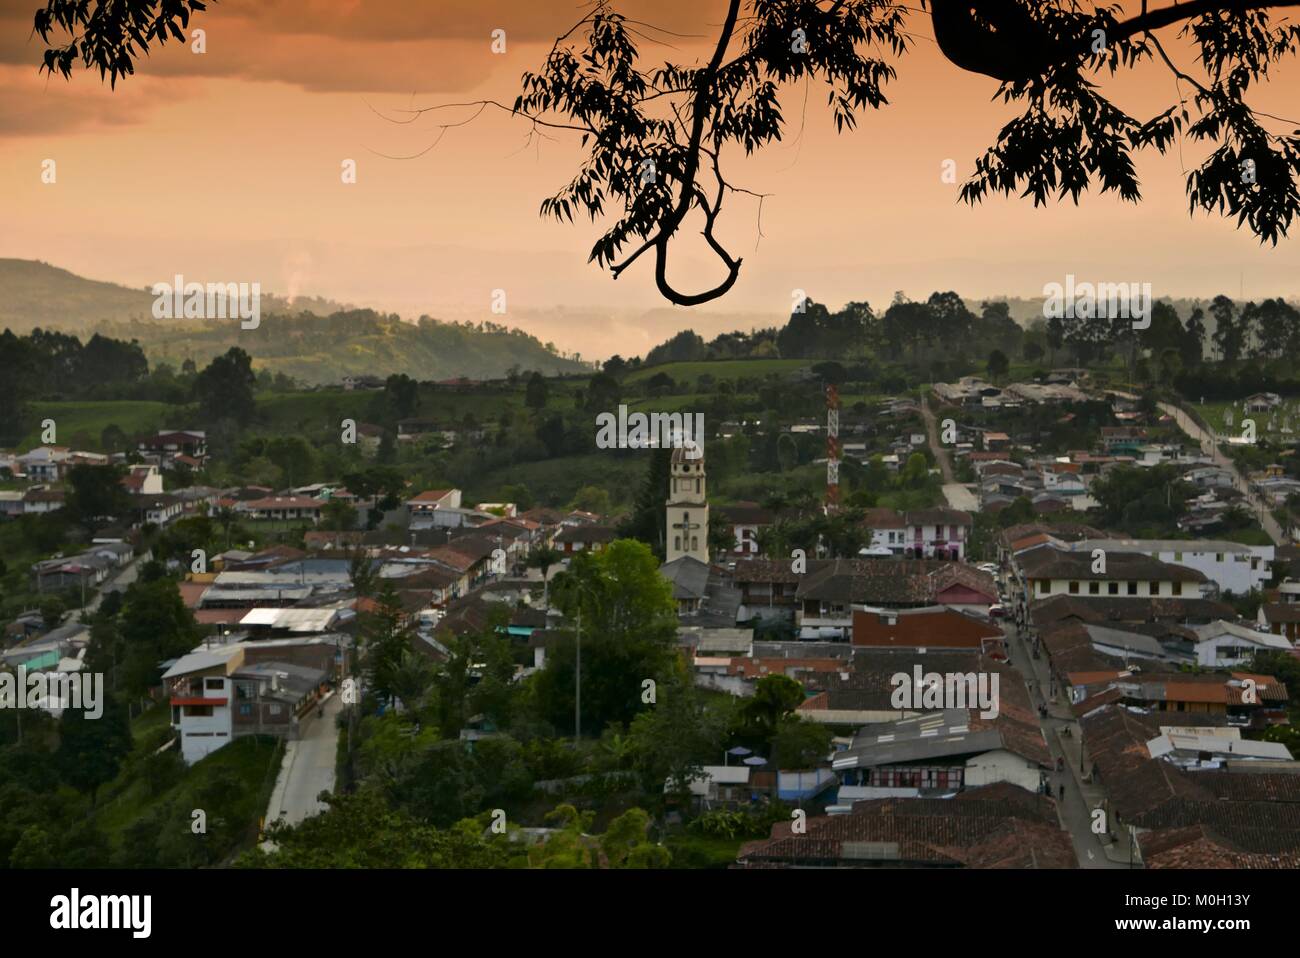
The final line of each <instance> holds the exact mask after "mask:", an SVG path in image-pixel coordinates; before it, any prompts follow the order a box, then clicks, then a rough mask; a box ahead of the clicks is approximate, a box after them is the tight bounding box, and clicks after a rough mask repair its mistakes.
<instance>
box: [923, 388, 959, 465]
mask: <svg viewBox="0 0 1300 958" xmlns="http://www.w3.org/2000/svg"><path fill="white" fill-rule="evenodd" d="M929 400H930V397H929V396H928V395H927V396H922V397H921V415H922V416H923V417H924V418H925V432H926V435H927V436H929V439H930V451H931V452H933V453H934V460H935V462H937V463H938V464H939V472H940V473H941V474H942V475H943V481H944V485H956V484H957V476H956V474H955V473H954V472H953V471H952V461H951V460H950V459H949V458H948V450H947V449H945V448H943V446H942V445H941V444H940V443H939V423H938V422H937V421H936V420H935V418H934V413H933V412H932V411H931V410H930V401H929Z"/></svg>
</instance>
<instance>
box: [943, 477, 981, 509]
mask: <svg viewBox="0 0 1300 958" xmlns="http://www.w3.org/2000/svg"><path fill="white" fill-rule="evenodd" d="M943 495H944V498H945V499H947V500H948V505H950V506H952V508H954V509H961V510H962V511H963V512H979V509H980V501H979V499H977V498H976V497H975V493H973V492H971V491H970V489H969V488H968V487H966V486H963V485H962V484H961V483H960V482H946V483H944V485H943Z"/></svg>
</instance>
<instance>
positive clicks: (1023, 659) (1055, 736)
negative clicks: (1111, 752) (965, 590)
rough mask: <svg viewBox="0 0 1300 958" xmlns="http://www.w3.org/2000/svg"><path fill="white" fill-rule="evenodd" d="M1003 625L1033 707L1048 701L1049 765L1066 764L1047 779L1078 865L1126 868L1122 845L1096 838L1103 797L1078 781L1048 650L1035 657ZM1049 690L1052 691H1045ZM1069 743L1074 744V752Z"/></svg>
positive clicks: (1007, 623)
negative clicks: (1095, 822)
mask: <svg viewBox="0 0 1300 958" xmlns="http://www.w3.org/2000/svg"><path fill="white" fill-rule="evenodd" d="M1014 601H1015V600H1014V598H1012V597H1008V602H1009V604H1013V603H1014ZM1002 624H1003V626H1004V628H1005V629H1006V632H1007V636H1008V638H1009V640H1010V641H1008V642H1007V653H1008V655H1009V656H1010V660H1011V664H1012V666H1014V667H1015V668H1016V670H1017V671H1019V672H1020V674H1021V675H1023V676H1024V677H1025V682H1026V684H1027V685H1028V686H1029V697H1030V699H1031V701H1032V702H1033V704H1034V706H1035V707H1037V706H1038V704H1039V703H1041V702H1043V701H1046V702H1047V711H1048V714H1047V717H1046V718H1043V719H1040V720H1039V728H1040V729H1041V730H1042V733H1043V738H1044V739H1045V740H1046V742H1047V750H1048V752H1050V753H1051V756H1052V763H1053V765H1055V763H1056V760H1057V759H1058V758H1059V759H1062V760H1063V762H1064V766H1065V768H1064V769H1063V770H1062V771H1059V772H1058V771H1052V772H1049V773H1048V776H1047V779H1048V781H1049V782H1050V783H1051V795H1052V798H1053V800H1055V802H1056V809H1057V814H1058V815H1059V816H1060V820H1061V827H1062V828H1063V829H1065V831H1067V832H1068V833H1069V835H1070V841H1071V842H1072V843H1073V844H1074V854H1075V857H1076V858H1077V859H1078V861H1079V867H1080V868H1128V867H1130V865H1129V863H1128V859H1127V854H1128V851H1127V849H1126V848H1124V847H1122V846H1120V845H1118V843H1112V844H1110V845H1109V846H1108V845H1103V844H1102V843H1101V841H1100V840H1099V836H1097V835H1095V834H1093V831H1092V821H1093V819H1092V812H1093V809H1095V808H1098V807H1100V806H1101V804H1102V800H1103V798H1104V797H1105V796H1104V793H1103V791H1102V789H1101V788H1100V787H1098V786H1096V785H1092V784H1086V783H1084V782H1083V781H1082V776H1081V774H1080V771H1079V766H1080V755H1079V751H1078V748H1077V746H1078V742H1079V725H1078V722H1077V721H1075V718H1074V715H1073V713H1072V712H1071V711H1070V707H1069V703H1068V701H1067V700H1066V699H1065V696H1064V694H1063V693H1062V692H1061V691H1060V690H1055V689H1053V688H1052V680H1051V670H1050V669H1049V667H1048V660H1047V655H1046V653H1045V652H1040V653H1039V658H1037V659H1035V658H1034V657H1033V654H1032V652H1031V648H1030V646H1031V640H1030V639H1029V638H1028V637H1027V636H1026V635H1025V634H1024V631H1022V630H1021V629H1018V628H1017V627H1016V624H1015V622H1014V621H1013V620H1010V619H1004V620H1003V623H1002ZM1052 692H1055V694H1049V693H1052ZM1067 728H1068V729H1069V730H1070V731H1069V734H1068V735H1067V736H1062V734H1061V733H1062V730H1063V729H1067ZM1067 743H1069V744H1067ZM1071 746H1074V748H1073V752H1071ZM1061 786H1065V795H1064V797H1062V795H1061Z"/></svg>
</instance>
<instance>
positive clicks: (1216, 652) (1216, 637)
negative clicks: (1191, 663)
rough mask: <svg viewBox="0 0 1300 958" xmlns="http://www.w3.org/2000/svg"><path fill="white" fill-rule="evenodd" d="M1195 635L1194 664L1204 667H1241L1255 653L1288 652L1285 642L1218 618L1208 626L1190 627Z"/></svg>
mask: <svg viewBox="0 0 1300 958" xmlns="http://www.w3.org/2000/svg"><path fill="white" fill-rule="evenodd" d="M1192 631H1193V632H1195V633H1196V636H1197V638H1196V663H1197V664H1198V665H1202V666H1205V667H1207V668H1231V667H1235V666H1238V665H1244V664H1246V663H1247V662H1249V661H1250V659H1251V657H1252V656H1254V654H1255V653H1256V652H1263V651H1266V650H1270V649H1272V650H1277V651H1282V652H1289V651H1291V648H1292V645H1291V643H1290V642H1289V641H1287V639H1285V638H1283V637H1282V636H1280V635H1273V634H1272V633H1271V632H1260V631H1257V630H1255V629H1248V628H1246V627H1245V626H1241V625H1233V624H1232V623H1231V622H1224V621H1223V620H1222V619H1220V620H1219V621H1217V622H1211V623H1209V624H1208V625H1196V626H1193V627H1192Z"/></svg>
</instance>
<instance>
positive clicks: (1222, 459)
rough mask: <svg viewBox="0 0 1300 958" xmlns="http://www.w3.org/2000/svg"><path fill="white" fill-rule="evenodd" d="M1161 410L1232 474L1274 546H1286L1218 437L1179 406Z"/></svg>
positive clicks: (1263, 503)
mask: <svg viewBox="0 0 1300 958" xmlns="http://www.w3.org/2000/svg"><path fill="white" fill-rule="evenodd" d="M1160 409H1161V410H1162V411H1163V412H1166V413H1168V414H1169V415H1170V416H1173V417H1174V421H1175V422H1177V423H1178V428H1180V429H1182V431H1183V432H1185V433H1187V435H1189V436H1191V437H1192V438H1193V439H1195V440H1196V441H1197V442H1199V443H1200V444H1201V451H1202V452H1203V453H1205V454H1206V455H1207V456H1213V457H1214V461H1215V463H1216V464H1217V465H1220V466H1222V467H1223V468H1224V469H1227V470H1228V471H1229V472H1230V473H1232V483H1233V485H1234V486H1236V487H1237V489H1238V490H1240V491H1241V493H1242V495H1244V496H1245V497H1246V502H1247V503H1248V504H1249V505H1250V508H1251V509H1252V510H1254V512H1255V515H1256V516H1258V517H1259V523H1260V525H1261V526H1263V527H1264V531H1265V532H1267V533H1268V536H1269V538H1270V539H1272V540H1273V544H1274V545H1285V544H1286V538H1285V537H1284V536H1283V534H1282V527H1281V526H1279V525H1278V524H1277V520H1276V519H1274V518H1273V514H1272V512H1270V511H1269V508H1268V505H1267V504H1266V503H1265V502H1264V501H1263V500H1262V499H1261V498H1260V497H1258V496H1256V495H1253V494H1252V493H1251V491H1250V483H1249V482H1247V481H1246V478H1245V477H1244V476H1243V475H1242V474H1241V473H1240V472H1238V471H1237V464H1236V463H1235V462H1233V461H1232V460H1231V459H1229V458H1228V457H1227V456H1225V455H1224V454H1223V453H1222V452H1221V451H1220V449H1219V444H1218V442H1217V440H1216V437H1214V436H1212V435H1210V433H1208V432H1206V431H1205V430H1204V429H1202V428H1201V427H1200V426H1199V425H1197V423H1196V421H1195V420H1193V419H1192V417H1191V416H1189V415H1187V413H1185V412H1183V410H1182V409H1180V408H1178V407H1177V406H1174V405H1171V404H1170V403H1163V402H1162V403H1160Z"/></svg>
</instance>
